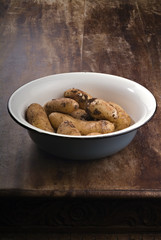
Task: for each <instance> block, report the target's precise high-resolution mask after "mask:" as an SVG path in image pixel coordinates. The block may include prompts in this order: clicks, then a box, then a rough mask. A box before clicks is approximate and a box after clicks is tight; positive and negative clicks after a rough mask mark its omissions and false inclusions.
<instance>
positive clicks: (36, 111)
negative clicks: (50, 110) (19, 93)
mask: <svg viewBox="0 0 161 240" xmlns="http://www.w3.org/2000/svg"><path fill="white" fill-rule="evenodd" d="M26 120H27V121H28V122H29V123H30V124H32V125H33V126H34V127H37V128H40V129H42V130H45V131H48V132H54V129H53V128H52V126H51V124H50V121H49V119H48V117H47V115H46V112H45V110H44V108H43V107H42V106H41V105H40V104H38V103H32V104H31V105H30V106H29V107H28V108H27V110H26Z"/></svg>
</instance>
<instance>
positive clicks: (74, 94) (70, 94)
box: [64, 88, 92, 109]
mask: <svg viewBox="0 0 161 240" xmlns="http://www.w3.org/2000/svg"><path fill="white" fill-rule="evenodd" d="M64 97H67V98H72V99H74V100H75V101H77V102H78V103H79V107H80V108H82V109H86V103H87V100H89V99H91V98H92V96H91V95H89V94H88V93H86V92H84V91H82V90H79V89H76V88H71V89H68V90H66V91H65V92H64Z"/></svg>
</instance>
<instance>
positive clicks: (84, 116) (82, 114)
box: [70, 108, 90, 120]
mask: <svg viewBox="0 0 161 240" xmlns="http://www.w3.org/2000/svg"><path fill="white" fill-rule="evenodd" d="M70 116H72V117H74V118H76V119H80V120H90V116H89V114H88V113H87V112H86V111H85V110H84V109H81V108H78V109H77V110H74V111H73V112H72V113H71V114H70Z"/></svg>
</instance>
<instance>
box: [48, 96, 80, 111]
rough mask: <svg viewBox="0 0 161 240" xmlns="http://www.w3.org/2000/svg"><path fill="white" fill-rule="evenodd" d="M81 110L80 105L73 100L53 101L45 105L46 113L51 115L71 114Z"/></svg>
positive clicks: (58, 99)
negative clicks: (53, 113)
mask: <svg viewBox="0 0 161 240" xmlns="http://www.w3.org/2000/svg"><path fill="white" fill-rule="evenodd" d="M78 108H79V104H78V103H77V102H76V101H75V100H73V99H71V98H57V99H52V100H51V101H49V102H47V103H46V104H45V105H44V109H45V112H46V113H47V115H49V114H50V113H52V112H61V113H68V114H69V113H71V112H73V111H74V110H76V109H78Z"/></svg>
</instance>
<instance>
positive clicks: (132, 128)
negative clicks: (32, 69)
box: [7, 72, 157, 139]
mask: <svg viewBox="0 0 161 240" xmlns="http://www.w3.org/2000/svg"><path fill="white" fill-rule="evenodd" d="M84 73H85V74H102V75H108V76H112V77H117V78H121V79H123V80H126V81H129V82H133V83H134V84H135V85H139V86H140V87H142V88H144V89H145V90H146V91H147V92H148V93H149V94H150V95H151V97H153V100H154V108H153V110H152V113H151V114H150V116H149V118H147V119H146V121H143V122H142V123H139V122H141V121H138V122H136V123H134V124H132V125H130V126H129V127H127V128H124V129H122V130H118V131H114V132H111V133H106V134H101V133H100V134H98V135H91V136H84V135H83V136H74V135H65V134H59V133H52V132H48V131H45V130H42V129H40V128H37V127H34V126H33V125H31V124H30V123H28V122H27V120H26V124H24V123H22V122H21V120H19V119H18V118H17V117H15V116H14V114H13V112H12V110H11V100H12V98H13V97H14V96H15V95H16V93H17V92H18V91H20V90H21V89H23V88H24V87H26V86H27V85H29V84H32V83H33V82H36V81H39V80H43V79H45V78H47V77H52V76H56V75H57V76H58V75H65V74H84ZM7 110H8V113H9V115H10V116H11V118H12V119H13V120H14V121H15V122H16V123H18V124H19V125H20V126H21V127H23V128H25V129H27V130H28V131H35V132H37V133H39V134H45V135H50V136H55V137H63V138H67V139H89V138H90V139H95V138H96V139H98V138H111V137H116V136H121V135H125V134H127V133H130V132H133V131H136V130H137V129H139V128H140V127H142V126H143V125H145V124H146V123H147V122H149V121H150V120H151V119H152V117H153V116H154V114H155V112H156V111H157V102H156V99H155V97H154V95H153V94H152V92H150V91H149V90H148V89H147V88H146V87H144V86H143V85H141V84H140V83H138V82H135V81H133V80H130V79H128V78H125V77H121V76H117V75H112V74H107V73H97V72H68V73H58V74H52V75H47V76H44V77H40V78H37V79H34V80H31V81H29V82H27V83H25V84H23V85H21V86H20V87H18V88H17V89H16V90H14V91H13V93H12V94H11V95H10V97H9V98H8V101H7Z"/></svg>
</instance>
